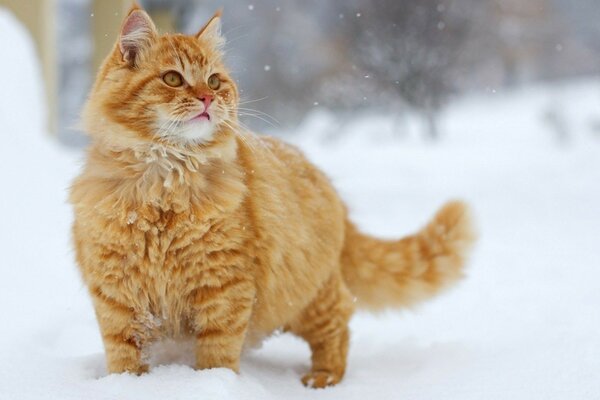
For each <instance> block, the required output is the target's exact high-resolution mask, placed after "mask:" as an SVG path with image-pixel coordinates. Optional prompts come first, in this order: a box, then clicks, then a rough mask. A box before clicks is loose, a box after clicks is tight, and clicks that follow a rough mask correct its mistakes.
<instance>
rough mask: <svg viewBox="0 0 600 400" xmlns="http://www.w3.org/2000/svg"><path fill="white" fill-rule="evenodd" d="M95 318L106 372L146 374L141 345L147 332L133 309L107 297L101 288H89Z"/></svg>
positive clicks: (146, 366) (146, 336) (145, 338)
mask: <svg viewBox="0 0 600 400" xmlns="http://www.w3.org/2000/svg"><path fill="white" fill-rule="evenodd" d="M90 292H91V294H92V299H93V302H94V308H95V310H96V318H97V320H98V324H99V325H100V332H101V334H102V341H103V342H104V351H105V353H106V363H107V368H108V372H109V373H123V372H130V373H134V374H138V375H139V374H142V373H144V372H148V365H147V364H145V363H144V362H143V361H142V346H143V345H144V344H145V342H146V341H147V339H148V334H147V332H146V331H145V330H144V329H142V327H143V324H141V323H140V321H139V316H138V315H137V314H136V313H135V311H134V309H133V308H132V307H130V306H128V305H127V304H124V303H123V302H121V301H119V300H117V299H115V298H113V297H111V296H109V295H107V294H106V293H104V292H103V291H102V289H101V287H95V288H90Z"/></svg>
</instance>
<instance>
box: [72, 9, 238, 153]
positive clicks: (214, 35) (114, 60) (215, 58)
mask: <svg viewBox="0 0 600 400" xmlns="http://www.w3.org/2000/svg"><path fill="white" fill-rule="evenodd" d="M220 16H221V13H220V12H217V13H216V14H215V15H214V16H213V17H212V18H211V19H210V21H209V22H208V23H207V24H206V25H205V26H204V27H203V28H202V29H201V30H200V31H199V32H198V33H197V34H196V35H193V36H187V35H181V34H176V35H173V34H171V35H169V34H166V35H160V34H159V33H158V32H157V30H156V27H155V26H154V23H153V22H152V20H151V19H150V16H149V15H148V14H147V13H146V12H145V11H144V10H142V9H141V8H139V7H138V6H134V7H133V8H132V9H131V10H130V11H129V14H128V15H127V17H126V18H125V20H124V21H123V24H122V27H121V32H120V35H119V38H118V40H117V43H116V44H115V46H114V49H113V51H112V52H111V54H110V55H109V56H108V57H107V58H106V60H105V61H104V63H103V65H102V67H101V68H100V71H99V73H98V76H97V78H96V82H95V84H94V87H93V89H92V92H91V94H90V96H89V99H88V101H87V103H86V106H85V107H84V112H83V122H84V128H85V129H86V131H88V133H90V134H91V135H92V136H93V137H100V138H103V139H105V140H107V141H112V142H120V143H121V144H125V145H128V144H131V145H135V144H136V143H140V142H141V143H148V142H150V143H170V144H174V145H190V144H192V145H193V144H206V143H210V142H211V141H213V140H215V137H216V136H218V135H219V134H220V133H221V132H227V131H231V130H232V129H231V128H233V127H235V126H237V104H238V99H239V98H238V91H237V88H236V85H235V83H234V81H233V79H232V77H231V76H230V75H229V73H228V71H227V69H226V68H225V66H224V64H223V59H222V58H223V51H222V49H223V45H224V38H223V37H222V36H221V18H220Z"/></svg>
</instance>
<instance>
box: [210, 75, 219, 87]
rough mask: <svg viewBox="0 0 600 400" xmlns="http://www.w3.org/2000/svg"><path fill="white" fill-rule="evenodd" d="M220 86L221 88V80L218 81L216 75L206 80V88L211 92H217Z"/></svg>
mask: <svg viewBox="0 0 600 400" xmlns="http://www.w3.org/2000/svg"><path fill="white" fill-rule="evenodd" d="M220 86H221V79H219V76H218V75H217V74H212V75H211V76H210V77H209V78H208V87H209V88H211V89H212V90H217V89H218V88H219V87H220Z"/></svg>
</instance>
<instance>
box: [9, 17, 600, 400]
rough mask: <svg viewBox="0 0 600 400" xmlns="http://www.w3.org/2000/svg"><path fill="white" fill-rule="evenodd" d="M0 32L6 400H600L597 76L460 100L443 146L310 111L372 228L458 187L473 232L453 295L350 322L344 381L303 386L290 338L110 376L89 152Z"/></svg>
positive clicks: (402, 218)
mask: <svg viewBox="0 0 600 400" xmlns="http://www.w3.org/2000/svg"><path fill="white" fill-rule="evenodd" d="M0 32H1V34H0V51H2V53H3V60H4V61H3V62H2V63H0V76H2V77H3V78H4V79H3V83H2V92H0V127H1V128H0V135H1V136H0V137H1V139H2V140H1V143H2V144H1V145H0V182H2V190H1V193H2V195H1V196H0V210H1V212H2V217H1V220H0V221H1V222H0V246H1V249H0V316H1V318H2V327H1V328H0V360H1V362H0V399H36V400H37V399H41V398H43V399H89V400H96V399H165V398H168V399H187V398H206V399H214V398H219V399H236V400H237V399H282V398H285V399H300V398H302V399H306V398H320V399H350V400H351V399H360V400H363V399H440V398H443V399H478V400H479V399H503V400H504V399H528V400H529V399H561V400H562V399H600V375H599V373H600V312H599V309H600V140H599V138H598V133H597V131H594V129H598V127H599V126H600V81H596V80H586V81H581V82H576V83H572V84H568V85H564V86H552V87H539V88H530V89H527V90H522V91H519V92H513V93H504V94H499V93H496V94H494V93H490V94H489V95H487V96H480V97H470V98H467V99H465V100H463V101H461V102H457V103H456V104H454V105H453V106H452V107H451V108H450V109H449V110H448V111H447V112H446V113H444V115H443V117H442V120H441V128H442V132H443V133H444V138H443V140H442V141H440V142H438V143H435V144H429V143H426V142H424V141H423V140H420V139H418V138H416V137H415V135H414V134H412V133H411V132H414V130H415V129H416V128H415V126H416V123H415V121H412V120H406V121H396V120H394V119H393V118H390V117H386V116H376V115H370V116H362V117H361V116H357V117H355V118H351V119H348V120H343V121H342V120H339V119H336V118H334V117H332V116H330V115H329V114H327V113H325V112H319V111H317V112H315V113H314V114H312V115H311V116H310V117H309V118H308V119H307V120H306V121H305V123H304V124H303V125H302V126H301V127H300V128H299V129H298V132H296V133H297V135H296V136H294V137H293V140H294V141H295V142H296V143H298V144H299V145H300V146H301V147H303V148H304V149H305V151H306V152H307V153H308V155H309V156H310V157H311V158H312V159H313V160H314V161H315V162H316V163H317V164H319V165H320V166H322V167H323V168H324V169H325V170H326V171H327V173H328V174H329V175H330V176H331V177H332V179H333V181H334V182H335V184H336V186H337V187H338V188H339V190H340V192H341V194H342V195H343V197H344V198H345V199H346V200H347V201H348V203H349V205H350V208H351V210H352V215H353V216H354V218H355V220H356V221H357V222H358V223H359V224H360V225H361V226H362V227H363V228H364V229H365V230H367V231H369V232H372V233H377V234H380V235H383V236H386V237H395V236H400V235H402V234H405V233H408V232H410V231H413V230H414V229H416V228H417V227H419V226H420V225H421V224H422V223H424V222H425V221H426V220H427V219H428V218H429V217H430V216H431V215H432V213H433V212H434V210H435V209H436V208H437V207H438V206H439V205H441V204H442V203H443V202H444V201H445V200H446V199H449V198H452V197H460V198H464V199H466V200H468V201H470V202H471V203H472V204H473V207H474V209H475V212H476V216H477V218H478V222H479V230H480V233H481V240H480V242H479V244H478V246H477V249H476V252H475V254H474V256H473V259H472V262H471V264H470V268H469V273H468V278H467V279H466V280H465V281H464V282H463V283H462V284H461V285H460V286H459V287H457V288H456V289H455V290H453V291H451V292H449V293H447V294H446V295H444V296H441V297H439V298H437V299H435V300H433V301H431V302H429V303H427V304H424V305H423V306H421V307H420V308H418V309H416V310H412V311H408V310H404V311H397V312H388V313H385V314H383V315H378V316H371V315H357V316H356V317H355V318H354V319H353V321H352V333H353V335H352V344H351V351H350V358H349V365H348V372H347V375H346V378H345V380H344V381H343V382H342V383H341V384H340V385H339V386H337V387H335V388H330V389H326V390H320V391H314V390H310V389H306V388H304V387H303V386H302V385H301V384H300V382H299V377H300V375H301V374H302V372H303V371H305V370H306V369H307V368H308V366H309V352H308V348H307V346H306V345H305V344H304V343H303V342H301V341H299V340H297V339H295V338H293V337H291V336H288V335H281V336H277V337H275V338H272V339H270V340H269V341H267V342H266V343H265V344H264V346H263V348H262V349H260V350H257V351H253V352H250V353H248V354H246V355H245V357H244V359H243V362H242V372H241V374H240V375H236V374H234V373H232V372H230V371H227V370H210V371H194V370H193V369H192V368H190V367H189V365H190V362H191V360H190V359H189V356H188V354H189V353H187V352H186V351H185V346H184V347H183V348H179V350H178V351H177V350H173V349H171V350H170V351H165V352H164V353H163V354H162V355H160V356H158V357H157V361H156V362H157V363H158V364H161V363H164V362H167V361H168V362H170V363H167V364H165V365H158V366H156V367H155V368H154V369H153V370H152V372H150V373H149V374H147V375H144V376H141V377H136V376H129V375H111V376H107V374H106V370H105V363H104V356H103V353H102V343H101V340H100V336H99V333H98V330H97V328H96V323H95V319H94V314H93V310H92V308H91V305H90V301H89V299H88V296H87V294H86V290H85V288H84V287H83V285H82V284H81V281H80V279H79V277H78V274H77V272H76V267H75V265H74V262H73V254H72V249H71V246H70V243H69V240H70V239H69V225H70V221H71V212H70V209H69V206H68V204H67V203H66V191H67V187H68V185H69V182H70V180H71V179H72V177H73V176H74V174H76V172H77V169H78V167H79V165H80V161H79V160H80V158H81V154H79V153H70V152H67V151H65V150H63V149H61V148H59V147H58V145H57V144H56V143H54V142H53V141H52V140H51V139H50V138H49V137H48V135H46V134H45V132H44V126H43V112H42V108H41V105H40V104H41V101H40V99H41V94H40V87H39V84H38V82H39V78H38V75H39V71H38V70H37V69H36V68H35V67H34V65H35V63H34V62H33V61H32V60H33V57H34V56H33V50H32V45H31V43H30V42H29V40H26V38H25V37H24V32H23V30H22V28H20V27H19V26H18V25H17V24H16V22H15V21H14V19H12V18H11V17H10V16H8V14H7V13H5V12H1V10H0ZM7 60H9V62H7ZM548 110H550V111H548ZM553 110H554V111H553ZM557 110H558V111H557ZM549 115H550V117H549ZM557 120H558V121H559V123H558V125H565V126H566V127H567V131H569V133H570V136H571V140H570V142H567V144H566V145H564V146H559V145H557V142H556V140H555V138H554V137H553V134H552V132H553V130H552V128H551V126H552V125H551V122H549V121H557ZM554 126H557V124H556V123H554ZM340 131H343V132H345V135H344V136H343V138H340V136H339V135H338V134H337V133H338V132H340ZM401 132H404V134H401ZM407 132H408V134H406V133H407ZM167 350H168V349H167Z"/></svg>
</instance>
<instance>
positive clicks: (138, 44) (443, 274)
mask: <svg viewBox="0 0 600 400" xmlns="http://www.w3.org/2000/svg"><path fill="white" fill-rule="evenodd" d="M220 15H221V14H220V12H218V13H217V14H215V16H214V17H212V18H211V19H210V21H209V22H208V23H207V24H206V25H205V26H204V27H203V28H202V29H201V30H200V31H199V32H198V34H196V35H193V36H186V35H181V34H165V35H159V34H158V33H157V30H156V28H155V26H154V24H153V22H152V20H151V18H150V17H149V16H148V14H147V13H146V12H145V11H144V10H143V9H141V8H140V7H139V6H138V5H134V6H133V7H132V9H131V10H130V11H129V13H128V15H127V17H126V18H125V19H124V22H123V24H122V28H121V32H120V35H119V38H118V40H117V42H116V44H115V46H114V49H113V50H112V52H111V53H110V54H109V55H108V57H107V58H106V60H105V61H104V63H103V64H102V66H101V67H100V70H99V73H98V75H97V78H96V81H95V84H94V85H93V88H92V89H91V93H90V96H89V98H88V100H87V102H86V104H85V106H84V109H83V112H82V122H83V125H84V127H85V130H86V131H87V133H88V134H89V136H90V138H91V144H90V147H89V149H88V153H87V158H86V163H85V165H84V166H83V169H82V172H81V174H80V175H79V176H78V177H77V178H76V179H75V180H74V182H73V185H72V187H71V190H70V202H71V203H72V205H73V209H74V214H75V218H74V223H73V238H74V247H75V254H76V260H77V263H78V266H79V269H80V271H81V275H82V278H83V280H84V282H85V284H86V285H87V287H88V289H89V293H90V295H91V298H92V302H93V305H94V308H95V312H96V317H97V320H98V324H99V327H100V332H101V335H102V339H103V343H104V348H105V353H106V360H107V368H108V371H109V372H110V373H122V372H129V373H134V374H141V373H144V372H146V371H148V369H149V367H148V364H147V358H146V357H147V354H146V349H147V348H148V346H149V345H150V344H151V343H153V342H155V341H157V340H160V339H163V338H171V337H175V338H178V337H192V338H193V340H194V343H195V356H196V364H195V367H196V368H197V369H205V368H218V367H224V368H229V369H231V370H234V371H236V372H237V371H239V362H240V355H241V353H242V350H243V349H244V348H245V347H246V346H250V345H252V344H254V343H257V342H259V341H260V340H262V339H263V338H265V337H267V336H268V335H269V334H270V333H272V332H274V331H276V330H278V329H280V328H281V329H283V330H284V331H287V332H291V333H293V334H295V335H297V336H299V337H301V338H303V339H304V340H305V341H306V342H308V344H309V346H310V349H311V352H312V368H311V370H310V371H309V372H308V373H307V374H306V375H304V376H303V377H302V382H303V383H304V384H305V385H307V386H310V387H314V388H322V387H325V386H329V385H335V384H336V383H338V382H340V380H341V379H342V377H343V376H344V372H345V369H346V356H347V352H348V341H349V330H348V321H349V319H350V317H351V316H352V314H353V312H354V310H355V308H356V307H358V308H363V309H367V310H380V309H383V308H387V307H406V306H410V305H412V304H415V303H417V302H419V301H421V300H424V299H426V298H428V297H430V296H432V295H434V294H436V293H438V292H439V291H441V290H442V289H444V288H447V287H449V286H451V285H452V284H453V283H455V282H456V281H457V280H459V278H461V276H462V275H463V269H464V265H465V262H466V259H467V256H468V252H469V249H470V247H471V245H472V244H473V242H474V239H475V236H474V233H473V229H472V223H471V219H470V214H469V210H468V207H467V206H466V205H465V204H464V203H462V202H460V201H453V202H450V203H448V204H446V205H445V206H444V207H443V208H442V209H441V210H440V211H439V212H438V213H437V214H436V215H435V217H434V218H433V220H432V222H430V223H429V224H428V225H426V226H425V227H424V228H423V229H422V230H420V231H419V232H417V233H416V234H414V235H412V236H409V237H406V238H404V239H401V240H395V241H383V240H378V239H375V238H372V237H370V236H367V235H365V234H362V233H360V231H359V230H358V229H357V228H356V227H355V226H354V225H353V224H352V223H351V222H350V221H349V220H348V216H347V214H348V213H347V210H346V207H345V206H344V204H343V202H342V200H341V199H340V197H339V196H338V194H337V193H336V191H335V190H334V188H333V187H332V185H331V184H330V182H329V180H328V178H327V177H326V176H325V175H324V174H323V173H322V172H321V171H319V170H318V169H317V168H316V167H315V166H314V165H312V164H311V163H310V162H309V161H307V159H306V158H305V157H304V156H303V154H302V153H301V152H300V151H299V150H297V149H296V148H294V147H292V146H290V145H287V144H284V143H283V142H281V141H280V140H277V139H274V138H271V137H266V136H257V135H255V134H253V133H251V132H248V131H246V130H244V129H242V128H241V127H240V124H239V122H238V118H237V106H238V102H239V93H238V89H237V87H236V84H235V82H234V80H233V78H232V77H231V76H230V74H229V72H228V71H227V68H226V66H225V65H224V63H223V53H224V51H223V45H224V43H225V42H224V39H223V37H222V35H221V33H220V26H221V19H220Z"/></svg>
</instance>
